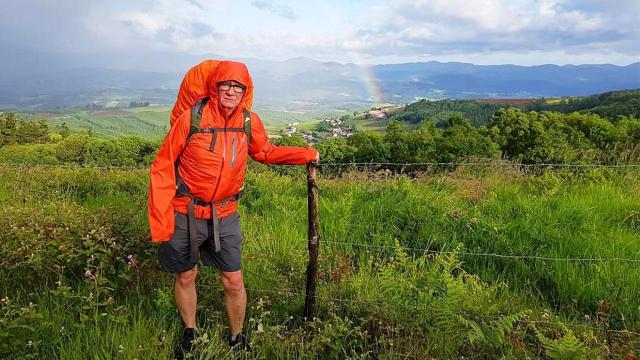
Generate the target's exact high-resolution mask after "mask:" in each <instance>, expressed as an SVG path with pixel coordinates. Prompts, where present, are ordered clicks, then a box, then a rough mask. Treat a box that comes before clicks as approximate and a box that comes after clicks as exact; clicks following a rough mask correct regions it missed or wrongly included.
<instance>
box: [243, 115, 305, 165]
mask: <svg viewBox="0 0 640 360" xmlns="http://www.w3.org/2000/svg"><path fill="white" fill-rule="evenodd" d="M317 153H318V152H317V151H316V150H315V149H313V148H311V147H308V146H307V147H299V146H276V145H273V144H272V143H270V142H269V138H268V136H267V132H266V131H265V130H264V126H263V125H262V121H261V120H260V117H259V116H258V115H257V114H255V113H252V114H251V144H250V146H249V155H251V157H252V158H253V159H254V160H256V161H259V162H261V163H263V164H270V165H271V164H273V165H303V164H306V163H308V162H310V161H313V160H315V158H316V156H317Z"/></svg>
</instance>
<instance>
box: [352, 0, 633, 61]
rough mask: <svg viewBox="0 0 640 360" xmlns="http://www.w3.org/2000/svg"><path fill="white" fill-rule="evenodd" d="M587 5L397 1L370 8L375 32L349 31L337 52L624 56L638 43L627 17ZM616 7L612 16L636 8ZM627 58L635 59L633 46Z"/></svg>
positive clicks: (597, 5)
mask: <svg viewBox="0 0 640 360" xmlns="http://www.w3.org/2000/svg"><path fill="white" fill-rule="evenodd" d="M590 3H591V5H590V6H588V7H587V8H581V7H580V6H578V2H577V1H553V0H540V1H525V0H514V1H506V0H477V1H468V0H428V1H427V0H411V1H410V0H397V1H394V2H393V3H391V4H387V5H384V6H381V7H379V8H377V9H376V10H375V11H374V12H373V14H372V17H373V19H374V20H375V22H372V23H375V24H376V25H375V26H373V27H360V28H359V29H357V30H354V31H352V32H351V34H350V35H349V36H348V37H347V39H346V40H345V42H344V44H343V45H344V47H345V49H347V50H350V51H355V52H359V53H363V54H367V55H372V56H373V55H376V54H382V55H405V56H409V55H413V56H425V57H428V56H432V55H443V54H464V53H483V52H492V51H505V52H509V51H511V52H516V53H517V52H523V51H557V50H563V51H568V52H571V51H573V52H585V51H586V52H589V51H591V52H602V51H606V52H610V53H611V52H617V51H626V52H628V51H629V50H630V49H629V40H634V39H635V40H637V39H638V38H640V37H639V35H640V34H639V33H638V30H637V29H638V27H637V25H634V24H635V23H634V21H635V20H634V19H633V16H634V15H631V14H632V13H620V12H618V11H612V10H611V9H609V8H607V7H606V6H601V4H600V3H599V2H597V1H591V2H590ZM623 3H626V5H624V6H623V5H620V4H619V5H618V6H619V7H620V8H619V9H618V10H620V9H621V8H624V9H625V10H630V9H633V8H636V7H638V6H637V5H635V4H634V3H632V2H631V1H627V2H624V1H623ZM635 3H638V2H637V1H636V2H635ZM614 19H617V21H614ZM621 25H622V26H621ZM633 28H635V29H636V30H631V29H633ZM632 51H633V52H635V53H636V54H638V53H640V45H637V44H636V46H635V47H634V49H633V50H632Z"/></svg>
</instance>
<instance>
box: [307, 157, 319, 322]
mask: <svg viewBox="0 0 640 360" xmlns="http://www.w3.org/2000/svg"><path fill="white" fill-rule="evenodd" d="M307 202H308V209H309V239H308V243H307V247H308V249H309V264H308V265H307V290H306V295H305V299H304V317H305V321H313V317H314V311H315V304H316V279H317V277H318V247H319V245H320V235H319V234H318V187H317V186H316V165H315V164H307Z"/></svg>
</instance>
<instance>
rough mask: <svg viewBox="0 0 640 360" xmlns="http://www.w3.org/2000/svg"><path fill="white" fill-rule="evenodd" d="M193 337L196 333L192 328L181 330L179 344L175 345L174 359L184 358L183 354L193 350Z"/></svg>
mask: <svg viewBox="0 0 640 360" xmlns="http://www.w3.org/2000/svg"><path fill="white" fill-rule="evenodd" d="M195 337H196V335H195V329H194V328H186V329H184V331H183V332H182V339H180V344H178V346H177V347H176V351H175V357H176V359H178V360H181V359H184V357H185V355H187V354H188V353H190V352H191V351H192V350H193V340H194V339H195Z"/></svg>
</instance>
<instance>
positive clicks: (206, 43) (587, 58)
mask: <svg viewBox="0 0 640 360" xmlns="http://www.w3.org/2000/svg"><path fill="white" fill-rule="evenodd" d="M639 14H640V0H610V1H597V0H585V1H577V0H510V1H507V0H429V1H426V0H394V1H385V0H372V1H363V0H342V1H339V0H325V1H304V0H302V1H285V0H273V1H270V0H255V1H252V0H248V1H241V0H236V1H230V0H208V1H205V0H175V1H169V0H135V1H131V0H110V1H93V0H77V1H72V0H2V9H1V11H0V51H1V52H2V53H3V54H5V53H7V52H8V53H11V52H19V51H34V50H35V51H40V52H45V53H46V52H56V53H63V54H66V53H82V54H105V53H107V54H110V55H111V56H114V55H115V56H117V55H118V54H122V56H126V54H127V53H130V52H131V51H132V50H134V49H135V51H137V52H142V53H145V52H146V53H149V54H151V53H157V52H176V53H182V54H185V53H187V54H205V53H208V54H222V55H224V56H227V57H231V58H234V57H257V58H261V59H273V60H284V59H288V58H292V57H298V56H305V57H309V58H313V59H317V60H322V61H338V62H343V63H344V62H356V63H369V64H380V63H401V62H413V61H430V60H438V61H463V62H471V63H475V64H507V63H511V64H519V65H535V64H547V63H553V64H582V63H612V64H619V65H627V64H630V63H633V62H637V61H640V27H639V25H638V23H639V21H638V16H639ZM96 56H97V55H96Z"/></svg>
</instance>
